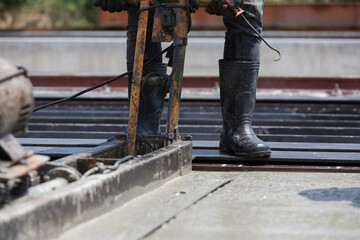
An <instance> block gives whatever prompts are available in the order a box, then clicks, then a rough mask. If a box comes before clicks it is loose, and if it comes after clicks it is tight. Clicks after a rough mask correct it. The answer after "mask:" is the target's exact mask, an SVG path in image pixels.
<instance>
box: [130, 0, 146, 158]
mask: <svg viewBox="0 0 360 240" xmlns="http://www.w3.org/2000/svg"><path fill="white" fill-rule="evenodd" d="M149 6H150V1H149V0H141V1H140V9H143V8H146V7H149ZM148 15H149V12H148V11H143V12H141V13H140V14H139V22H138V31H137V36H136V47H135V56H134V68H133V78H132V83H131V96H130V110H129V122H128V129H127V146H126V149H125V151H126V154H128V155H134V154H135V142H136V130H137V123H138V115H139V102H140V87H141V78H142V71H143V65H144V54H145V42H146V30H147V22H148Z"/></svg>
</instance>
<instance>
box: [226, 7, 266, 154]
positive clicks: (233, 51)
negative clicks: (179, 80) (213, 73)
mask: <svg viewBox="0 0 360 240" xmlns="http://www.w3.org/2000/svg"><path fill="white" fill-rule="evenodd" d="M243 8H244V10H245V11H246V12H248V13H249V14H246V15H245V16H246V17H247V19H248V20H249V21H250V22H251V23H252V25H253V26H254V27H255V28H256V29H257V30H258V31H259V32H260V31H261V28H262V8H263V1H262V0H251V1H245V2H244V6H243ZM224 24H225V26H226V27H227V32H226V37H225V48H224V59H222V60H220V61H219V69H220V95H221V108H222V115H223V130H222V133H221V137H220V150H221V151H223V152H227V153H235V154H236V155H239V156H246V157H269V156H270V153H271V149H270V147H269V146H268V145H267V144H266V143H264V142H263V141H261V140H260V139H259V138H258V137H257V136H256V135H255V133H254V131H253V128H252V117H253V112H254V107H255V102H256V85H257V80H258V72H259V63H260V44H261V40H260V39H259V38H258V37H257V36H256V35H255V34H254V33H253V32H252V31H253V30H251V29H250V27H249V26H248V25H247V24H246V23H245V21H244V20H243V19H242V17H241V16H240V17H237V18H234V19H230V18H227V17H224Z"/></svg>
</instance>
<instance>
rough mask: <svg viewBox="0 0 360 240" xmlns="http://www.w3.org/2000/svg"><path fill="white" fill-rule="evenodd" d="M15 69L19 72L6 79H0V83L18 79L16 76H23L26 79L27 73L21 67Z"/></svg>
mask: <svg viewBox="0 0 360 240" xmlns="http://www.w3.org/2000/svg"><path fill="white" fill-rule="evenodd" d="M17 68H18V70H19V71H18V72H16V73H14V74H12V75H10V76H7V77H4V78H2V79H0V83H2V82H5V81H8V80H11V79H12V78H15V77H18V76H21V75H24V76H25V77H27V75H28V72H27V70H26V68H24V67H21V66H17Z"/></svg>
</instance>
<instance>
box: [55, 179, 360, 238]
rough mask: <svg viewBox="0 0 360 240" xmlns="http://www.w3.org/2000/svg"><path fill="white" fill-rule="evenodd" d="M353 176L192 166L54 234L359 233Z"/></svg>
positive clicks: (359, 198)
mask: <svg viewBox="0 0 360 240" xmlns="http://www.w3.org/2000/svg"><path fill="white" fill-rule="evenodd" d="M359 180H360V175H358V174H343V173H290V172H242V173H209V172H193V173H190V174H188V175H186V176H184V177H181V178H177V179H175V180H172V181H171V182H169V183H167V184H165V185H164V186H162V187H160V188H158V189H156V190H154V191H152V192H150V193H148V194H146V195H144V196H141V197H138V198H136V199H134V200H132V201H130V202H128V203H127V204H125V205H123V206H121V207H119V208H117V209H115V210H113V211H111V212H109V213H106V214H104V215H102V216H100V217H98V218H96V219H93V220H92V221H90V222H86V223H83V224H82V225H79V226H78V227H76V228H74V229H71V230H70V231H68V232H66V233H64V234H63V235H62V236H61V237H60V238H58V239H144V238H145V239H151V240H155V239H161V240H163V239H299V240H300V239H359V237H360V228H359V225H360V184H359Z"/></svg>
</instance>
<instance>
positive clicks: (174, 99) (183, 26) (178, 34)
mask: <svg viewBox="0 0 360 240" xmlns="http://www.w3.org/2000/svg"><path fill="white" fill-rule="evenodd" d="M179 5H182V6H185V5H186V1H185V0H180V1H179ZM188 21H189V19H188V17H187V12H186V10H185V9H177V15H176V22H177V23H178V24H176V26H175V30H174V33H175V37H174V44H175V45H176V47H175V50H174V51H178V52H177V53H176V52H175V53H174V56H175V55H176V54H178V62H177V69H176V71H175V72H174V75H173V76H172V79H170V81H171V82H172V85H171V86H172V89H170V91H171V92H170V94H172V96H171V98H170V100H171V102H170V103H169V104H170V110H171V112H170V119H169V120H170V122H168V123H167V126H166V130H167V131H166V132H167V133H174V134H175V136H174V137H175V140H176V139H177V138H178V137H179V136H178V122H179V108H180V98H181V88H182V81H183V73H184V64H185V52H186V42H187V33H188ZM178 42H181V43H178Z"/></svg>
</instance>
